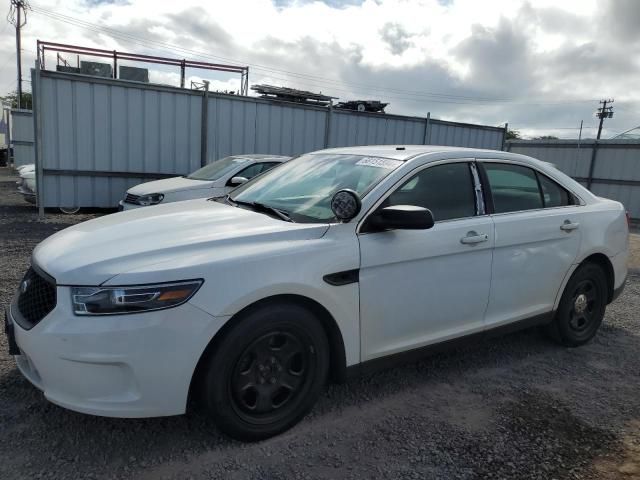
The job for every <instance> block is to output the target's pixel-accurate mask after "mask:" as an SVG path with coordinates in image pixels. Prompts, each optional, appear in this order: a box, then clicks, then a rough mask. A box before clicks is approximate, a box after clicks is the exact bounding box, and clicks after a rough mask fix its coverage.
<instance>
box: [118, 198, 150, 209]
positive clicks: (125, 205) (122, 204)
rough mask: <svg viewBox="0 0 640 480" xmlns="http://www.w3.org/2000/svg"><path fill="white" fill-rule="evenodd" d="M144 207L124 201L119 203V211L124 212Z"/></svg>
mask: <svg viewBox="0 0 640 480" xmlns="http://www.w3.org/2000/svg"><path fill="white" fill-rule="evenodd" d="M143 207H144V205H135V204H133V203H127V202H125V201H124V200H120V201H119V202H118V211H119V212H123V211H125V210H133V209H134V208H143Z"/></svg>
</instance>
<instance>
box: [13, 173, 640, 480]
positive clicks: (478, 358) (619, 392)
mask: <svg viewBox="0 0 640 480" xmlns="http://www.w3.org/2000/svg"><path fill="white" fill-rule="evenodd" d="M13 180H14V179H12V178H10V177H9V176H8V171H7V170H6V169H4V170H3V169H0V225H1V226H0V239H1V242H0V245H1V247H0V271H1V275H0V304H3V305H4V304H6V303H7V302H8V301H9V298H10V296H11V295H12V294H13V291H14V289H15V287H16V285H17V284H18V282H19V280H20V277H21V276H22V274H23V272H24V271H25V270H26V268H27V264H28V261H29V255H30V253H31V250H32V249H33V247H34V246H35V245H36V244H37V243H38V242H39V241H40V240H42V239H43V238H45V237H47V236H48V235H50V234H52V233H54V232H55V231H57V230H60V229H62V228H64V227H66V226H68V225H70V224H72V223H76V222H78V221H82V220H86V219H88V218H91V217H92V216H94V215H80V216H63V215H55V214H52V215H50V216H49V217H48V220H47V221H46V222H38V221H37V218H36V216H35V211H34V209H33V207H31V206H29V205H27V204H25V203H24V202H23V200H22V199H21V198H20V197H19V196H18V195H17V194H14V193H13V190H14V185H13V183H12V182H13ZM639 308H640V277H637V276H632V277H630V279H629V283H628V285H627V288H626V291H625V293H624V294H623V296H622V297H621V298H620V299H619V300H618V301H617V302H616V303H614V304H613V305H611V306H610V307H609V308H608V311H607V317H606V321H605V324H604V325H603V327H602V329H601V331H600V333H599V335H598V336H597V337H596V338H595V340H594V341H592V342H591V343H590V344H588V345H586V346H584V347H582V348H578V349H567V348H562V347H559V346H557V345H554V344H553V343H550V342H549V341H547V340H546V339H545V338H544V337H543V336H542V335H541V334H540V333H539V332H538V331H537V330H529V331H525V332H520V333H517V334H513V335H509V336H506V337H502V338H497V339H493V340H487V341H485V342H482V343H479V344H478V345H476V346H474V347H472V348H468V349H459V350H454V351H451V352H448V353H446V354H438V355H434V356H431V357H428V358H426V359H425V360H423V361H421V362H419V363H415V364H411V365H407V366H404V367H400V368H396V369H393V370H389V371H386V372H381V373H378V374H375V375H371V376H367V377H363V378H359V379H356V380H352V381H350V382H349V383H347V384H345V385H334V386H331V387H330V388H329V390H328V391H327V393H326V394H325V395H324V396H323V397H322V398H321V400H320V401H319V403H318V405H317V406H316V408H315V409H314V410H313V412H312V413H311V414H310V415H309V416H308V417H307V418H306V419H305V420H303V421H302V422H301V423H300V424H299V425H297V426H296V427H294V428H293V429H292V430H290V431H289V432H287V433H285V434H283V435H280V436H279V437H276V438H273V439H270V440H267V441H264V442H260V443H255V444H242V443H239V442H236V441H232V440H229V439H228V438H226V437H224V436H223V435H221V434H220V433H219V432H218V431H217V430H216V428H215V426H214V425H212V423H211V422H210V421H209V420H208V419H207V418H205V417H204V416H202V414H199V413H190V414H189V415H185V416H180V417H170V418H155V419H144V420H124V419H108V418H100V417H92V416H87V415H82V414H78V413H74V412H70V411H67V410H64V409H62V408H60V407H57V406H55V405H52V404H50V403H48V402H47V401H46V400H44V398H43V396H42V394H41V393H40V392H39V391H38V390H36V389H35V388H34V387H32V386H31V385H30V384H29V383H28V382H27V381H26V380H24V379H23V378H22V377H21V375H20V374H19V373H18V371H17V369H16V366H15V363H14V361H13V359H12V358H10V357H9V356H8V355H7V353H6V349H7V345H6V340H5V338H4V336H2V338H1V340H0V478H2V479H18V478H55V479H63V478H70V479H71V478H73V479H76V478H93V479H102V478H104V479H112V478H141V479H150V480H151V479H154V480H155V479H163V478H166V479H182V478H193V479H205V478H206V479H216V478H233V479H280V478H300V479H311V478H367V479H372V478H403V479H404V478H406V479H411V478H416V479H431V478H434V479H436V478H437V479H485V478H496V479H498V478H505V479H506V478H513V479H554V478H555V479H564V478H570V479H575V478H587V479H605V480H608V479H617V478H623V479H636V480H638V479H640V384H639V382H638V380H640V355H639V353H640V318H638V312H639Z"/></svg>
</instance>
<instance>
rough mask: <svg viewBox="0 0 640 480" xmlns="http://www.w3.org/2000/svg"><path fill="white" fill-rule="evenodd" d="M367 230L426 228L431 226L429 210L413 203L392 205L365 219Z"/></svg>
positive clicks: (431, 218)
mask: <svg viewBox="0 0 640 480" xmlns="http://www.w3.org/2000/svg"><path fill="white" fill-rule="evenodd" d="M367 224H368V226H369V228H368V229H367V230H368V231H381V230H427V229H429V228H431V227H433V224H434V221H433V214H432V213H431V210H429V209H428V208H423V207H416V206H415V205H394V206H391V207H385V208H382V209H380V210H378V211H377V212H375V213H374V214H373V215H371V217H370V218H369V220H368V221H367Z"/></svg>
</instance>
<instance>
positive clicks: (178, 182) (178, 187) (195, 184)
mask: <svg viewBox="0 0 640 480" xmlns="http://www.w3.org/2000/svg"><path fill="white" fill-rule="evenodd" d="M211 186H213V181H210V180H192V179H190V178H186V177H171V178H164V179H162V180H154V181H152V182H146V183H141V184H140V185H136V186H135V187H131V188H130V189H129V190H127V193H130V194H132V195H149V194H150V193H173V192H181V191H183V190H197V189H200V188H209V187H211Z"/></svg>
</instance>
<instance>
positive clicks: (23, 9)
mask: <svg viewBox="0 0 640 480" xmlns="http://www.w3.org/2000/svg"><path fill="white" fill-rule="evenodd" d="M29 8H30V7H29V3H28V2H27V1H26V0H11V6H10V10H9V17H8V18H9V22H11V24H13V26H14V27H16V57H17V58H16V60H17V67H18V68H17V69H18V108H22V50H21V47H20V29H21V28H22V27H24V26H25V25H26V24H27V9H29ZM23 14H24V15H23Z"/></svg>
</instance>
